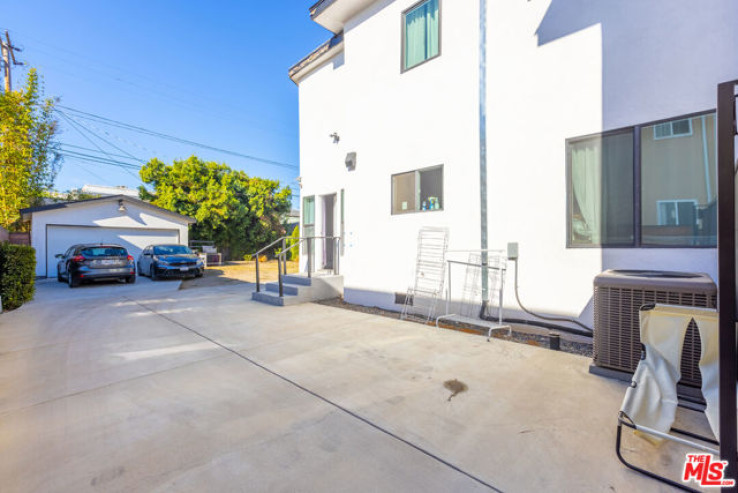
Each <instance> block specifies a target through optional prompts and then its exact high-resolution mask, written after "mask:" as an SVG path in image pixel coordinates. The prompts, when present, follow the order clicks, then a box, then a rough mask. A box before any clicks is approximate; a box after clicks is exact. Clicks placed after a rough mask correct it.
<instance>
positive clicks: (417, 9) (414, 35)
mask: <svg viewBox="0 0 738 493" xmlns="http://www.w3.org/2000/svg"><path fill="white" fill-rule="evenodd" d="M439 1H440V0H425V1H423V2H421V3H419V4H417V5H415V6H414V7H412V8H410V9H409V10H407V11H406V12H405V13H404V14H403V16H402V22H403V52H402V53H403V54H402V69H403V71H404V70H408V69H411V68H413V67H415V66H416V65H420V64H421V63H423V62H425V61H426V60H430V59H431V58H435V57H437V56H438V55H439V54H440V52H441V49H440V48H441V43H440V41H441V39H440V38H441V28H440V26H441V24H440V13H439V5H438V4H439Z"/></svg>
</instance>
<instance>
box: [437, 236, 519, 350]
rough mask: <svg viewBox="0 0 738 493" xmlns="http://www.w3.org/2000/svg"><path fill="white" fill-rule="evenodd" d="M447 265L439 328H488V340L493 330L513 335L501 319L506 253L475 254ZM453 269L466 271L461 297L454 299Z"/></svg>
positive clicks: (510, 328) (449, 262)
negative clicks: (451, 323)
mask: <svg viewBox="0 0 738 493" xmlns="http://www.w3.org/2000/svg"><path fill="white" fill-rule="evenodd" d="M446 262H447V264H448V271H447V272H448V281H447V286H446V312H445V314H443V315H441V316H439V317H438V318H436V326H438V325H439V322H440V321H441V320H451V321H454V322H461V323H467V324H469V325H475V326H481V327H486V328H487V340H489V339H490V337H491V336H492V331H493V330H499V329H507V330H508V335H511V334H512V327H510V326H509V325H506V324H505V323H504V322H503V317H502V301H503V292H504V289H505V274H506V272H507V256H506V254H505V252H502V251H496V250H494V251H480V252H472V253H469V258H468V261H467V262H462V261H458V260H447V261H446ZM453 267H464V268H466V272H465V275H464V284H463V285H462V290H461V296H455V293H454V292H453V290H452V284H451V279H452V274H453ZM485 279H486V282H485ZM494 312H496V313H494ZM493 313H494V316H493Z"/></svg>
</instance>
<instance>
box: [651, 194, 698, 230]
mask: <svg viewBox="0 0 738 493" xmlns="http://www.w3.org/2000/svg"><path fill="white" fill-rule="evenodd" d="M684 203H689V204H693V205H694V207H695V209H697V206H698V205H699V202H697V201H696V200H694V199H674V200H657V201H656V214H657V215H658V224H659V226H667V225H668V224H667V218H666V217H664V214H663V211H662V207H661V206H662V205H665V204H674V211H676V225H675V226H683V224H680V222H679V204H684Z"/></svg>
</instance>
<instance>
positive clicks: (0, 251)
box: [0, 243, 36, 310]
mask: <svg viewBox="0 0 738 493" xmlns="http://www.w3.org/2000/svg"><path fill="white" fill-rule="evenodd" d="M35 273H36V250H34V249H33V248H32V247H30V246H26V245H11V244H10V243H0V297H2V300H3V310H13V309H15V308H18V307H19V306H21V305H22V304H23V303H25V302H26V301H30V300H31V299H33V293H34V291H35V289H36V287H35V283H34V281H35Z"/></svg>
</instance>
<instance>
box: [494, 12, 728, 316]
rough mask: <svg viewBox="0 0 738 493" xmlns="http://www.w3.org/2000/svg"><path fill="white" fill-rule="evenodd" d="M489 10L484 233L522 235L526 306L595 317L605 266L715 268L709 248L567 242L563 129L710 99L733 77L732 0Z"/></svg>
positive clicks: (602, 125)
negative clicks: (596, 288)
mask: <svg viewBox="0 0 738 493" xmlns="http://www.w3.org/2000/svg"><path fill="white" fill-rule="evenodd" d="M489 20H490V22H489V29H488V65H489V80H488V100H489V105H488V114H489V135H488V138H489V144H488V146H489V169H490V171H489V189H490V195H489V207H490V211H495V210H497V211H505V212H504V213H503V214H501V215H495V214H494V213H492V214H490V238H491V240H490V241H491V242H494V244H496V245H503V246H504V244H505V243H506V242H508V241H518V242H519V243H520V295H521V298H522V300H523V302H524V303H526V305H528V306H527V307H528V308H531V309H537V310H541V311H544V312H548V313H563V314H566V315H577V316H579V315H581V316H582V317H583V319H584V320H586V321H587V322H591V316H592V313H591V298H592V280H593V278H594V276H596V275H597V274H599V273H600V272H602V271H603V270H606V269H613V268H620V269H659V270H681V271H696V272H706V273H708V274H709V275H710V276H711V277H712V278H713V279H716V274H717V252H716V249H714V248H708V249H699V248H681V249H673V248H669V249H663V248H606V249H601V248H566V213H567V191H566V187H567V183H566V154H565V153H566V149H565V141H566V139H567V138H572V137H578V136H582V135H588V134H593V133H597V132H601V131H605V130H613V129H617V128H622V127H628V126H632V125H636V124H643V123H648V122H652V121H656V120H660V119H665V118H671V117H678V116H680V115H684V114H689V113H695V112H700V111H706V110H710V109H714V108H715V106H716V94H717V84H718V83H720V82H724V81H726V80H731V79H736V78H738V50H736V49H735V47H736V46H738V31H736V30H735V29H734V27H733V25H734V22H733V21H736V20H738V3H736V2H734V1H731V0H710V1H708V2H706V3H701V2H700V3H694V2H689V1H685V0H679V1H673V0H648V1H643V0H623V1H618V2H606V1H599V2H592V1H575V2H563V1H558V0H553V1H551V2H504V1H492V2H490V12H489ZM495 183H503V184H508V185H506V186H496V185H495ZM509 286H510V287H512V286H511V284H510V285H509ZM510 294H512V293H510ZM507 299H508V300H510V301H511V302H512V304H511V308H515V304H514V301H513V300H514V298H513V297H512V296H510V295H508V296H507Z"/></svg>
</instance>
